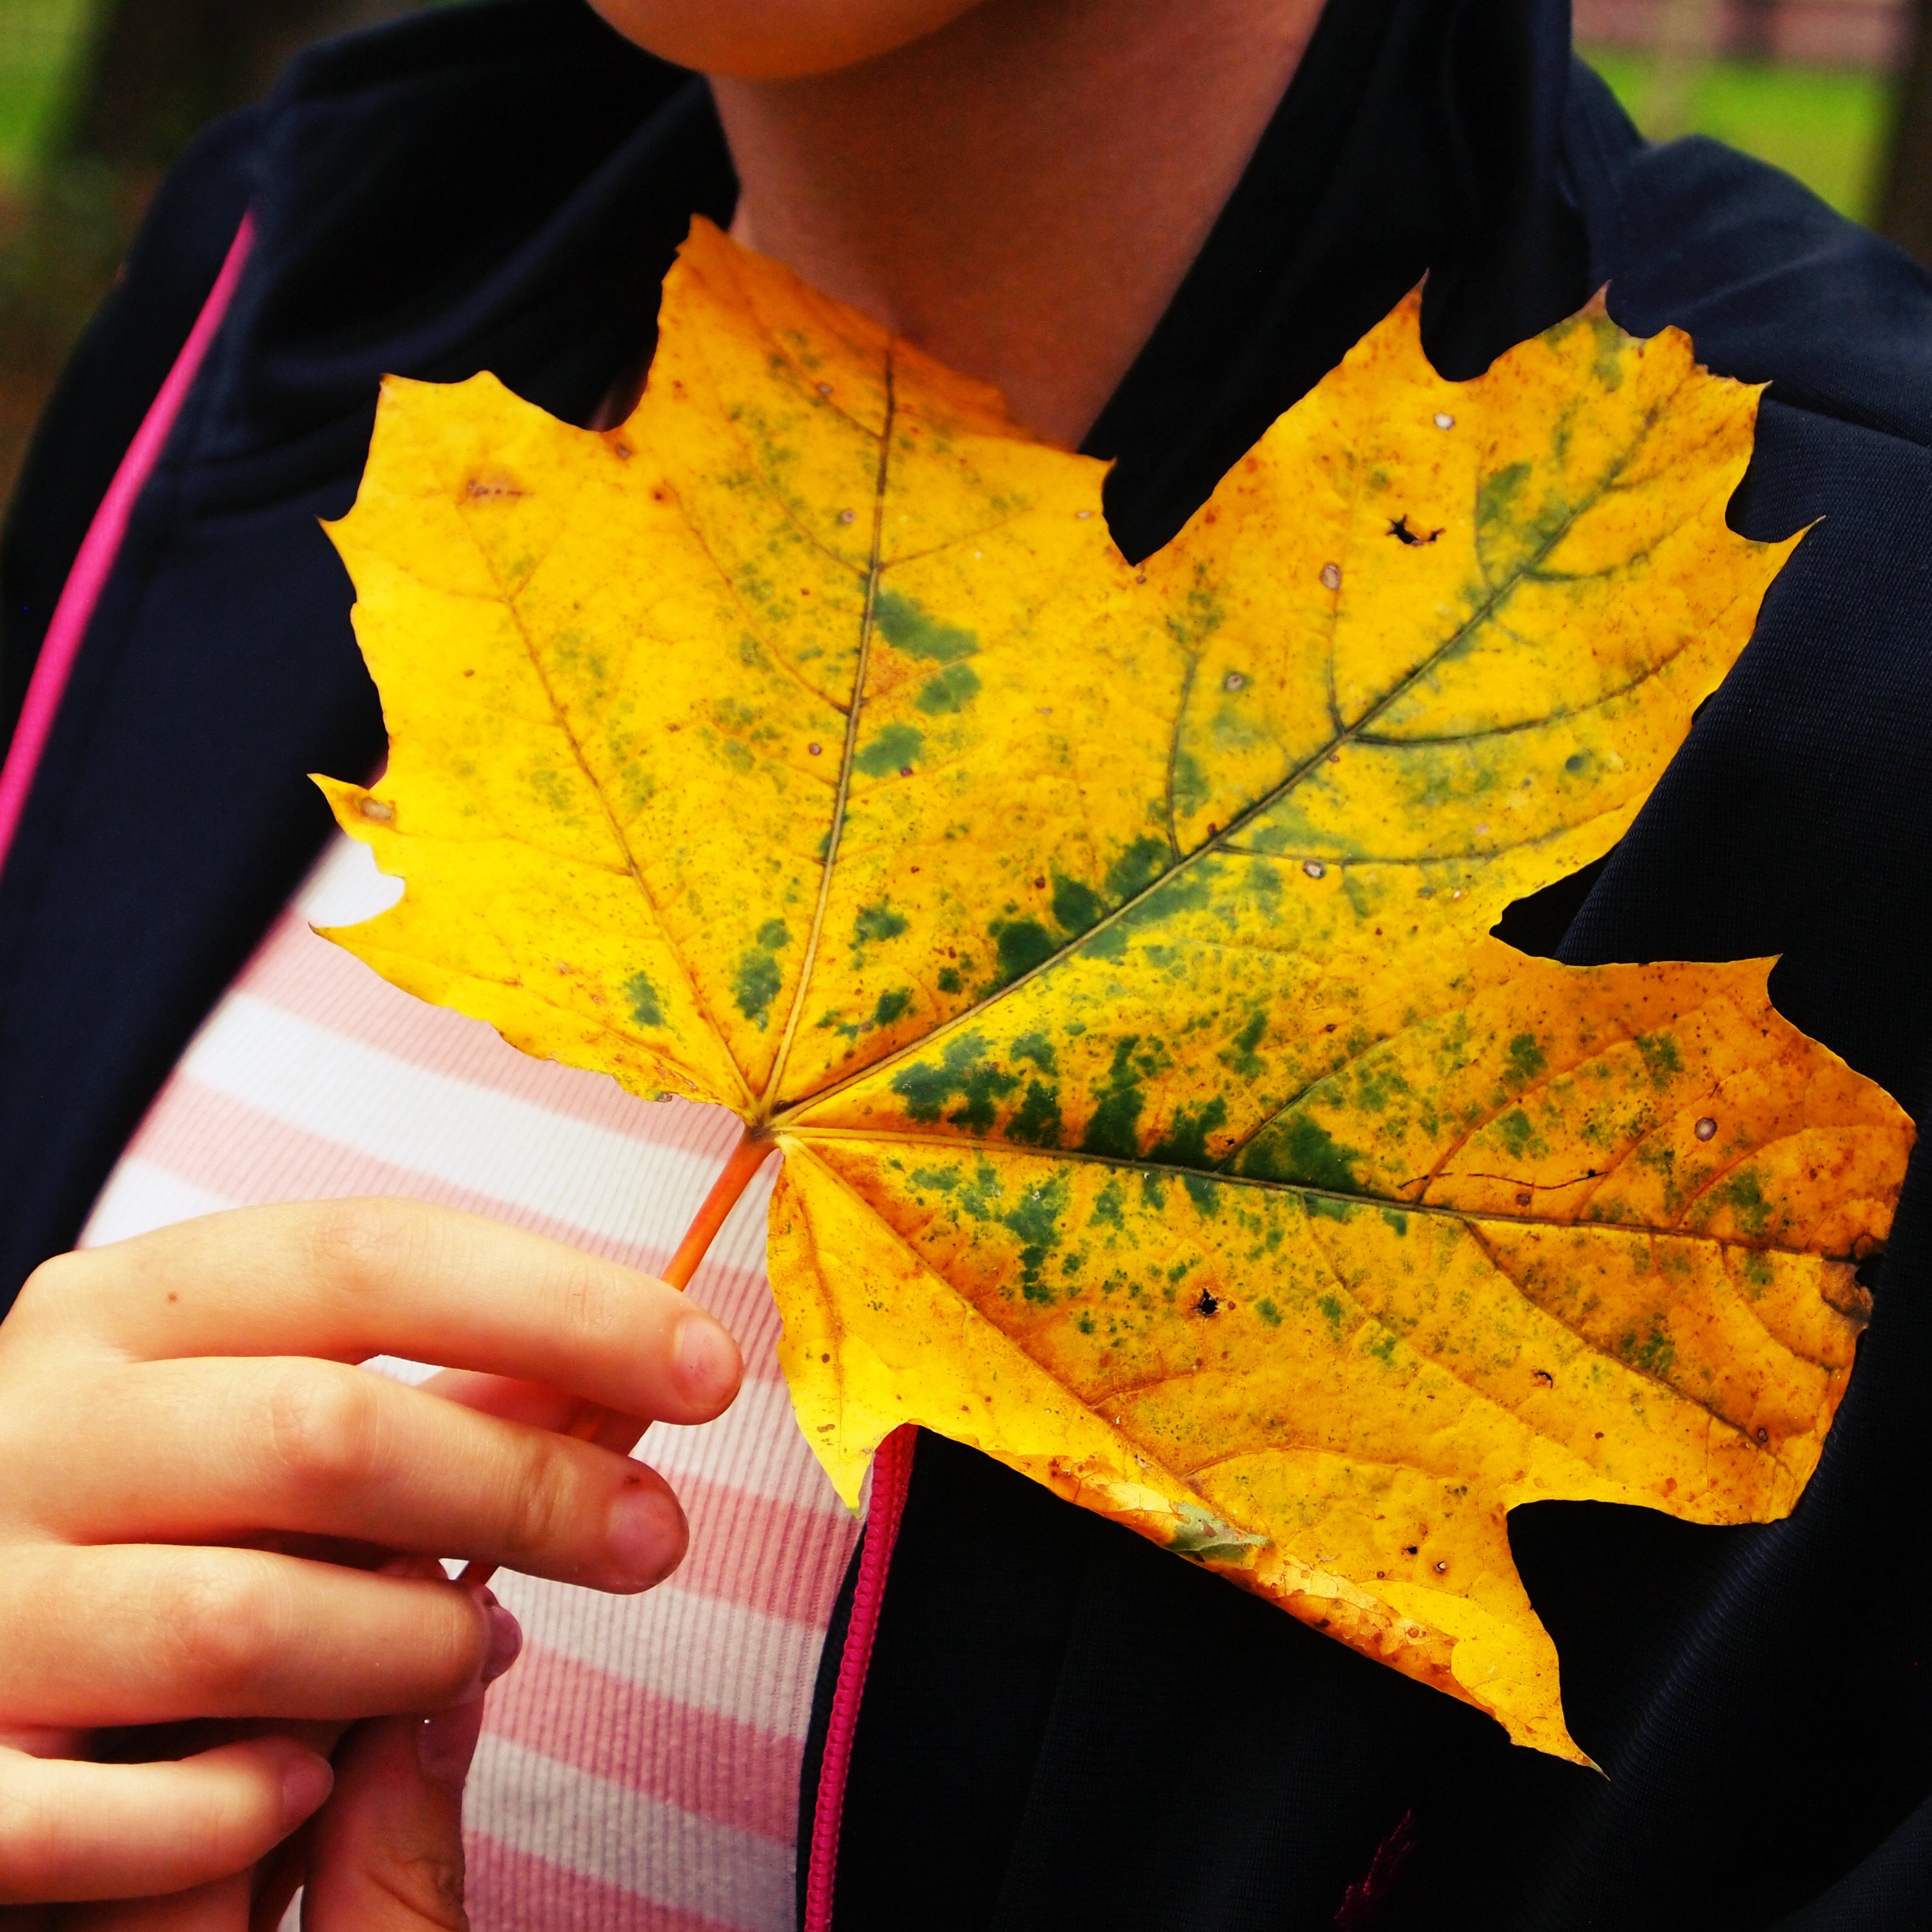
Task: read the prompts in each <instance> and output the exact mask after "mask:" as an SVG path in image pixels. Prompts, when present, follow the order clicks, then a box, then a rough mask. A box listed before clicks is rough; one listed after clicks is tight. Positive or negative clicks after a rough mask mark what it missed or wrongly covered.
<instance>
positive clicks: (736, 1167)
mask: <svg viewBox="0 0 1932 1932" xmlns="http://www.w3.org/2000/svg"><path fill="white" fill-rule="evenodd" d="M771 1151H772V1139H771V1134H770V1131H769V1129H766V1128H763V1127H747V1128H746V1129H745V1131H744V1133H743V1134H742V1136H739V1142H738V1145H736V1147H735V1148H733V1149H732V1150H731V1158H730V1160H727V1162H726V1163H724V1168H723V1169H722V1170H721V1172H720V1173H719V1175H718V1178H717V1179H716V1180H715V1181H713V1182H712V1184H711V1191H710V1193H708V1194H707V1195H706V1196H705V1197H704V1199H703V1202H702V1204H701V1205H700V1207H699V1208H698V1210H697V1213H696V1214H694V1215H693V1216H692V1217H691V1226H689V1227H688V1228H687V1229H685V1231H684V1238H683V1239H682V1241H679V1243H678V1244H677V1252H676V1253H675V1254H673V1256H671V1258H670V1263H669V1265H667V1267H666V1268H665V1269H664V1274H663V1277H662V1279H663V1280H665V1281H667V1282H669V1283H670V1285H671V1286H672V1287H673V1288H675V1289H679V1290H680V1291H682V1290H683V1289H687V1288H688V1287H689V1286H691V1277H692V1276H693V1275H694V1274H696V1273H697V1268H698V1264H699V1263H700V1262H702V1261H703V1259H704V1257H705V1256H706V1254H708V1253H709V1252H710V1250H711V1244H712V1242H713V1241H715V1240H716V1239H717V1238H718V1229H721V1227H723V1226H724V1223H725V1220H726V1219H727V1217H728V1216H729V1215H730V1212H731V1210H732V1209H733V1208H735V1207H736V1206H737V1205H738V1200H739V1196H741V1195H742V1193H744V1191H745V1189H746V1188H748V1187H750V1186H751V1177H752V1176H753V1175H755V1174H756V1173H757V1171H758V1169H760V1168H761V1167H763V1166H764V1164H765V1157H766V1155H767V1154H769V1153H770V1152H771ZM564 1433H565V1435H566V1436H575V1437H576V1439H577V1440H578V1441H579V1442H601V1444H602V1445H604V1448H607V1449H615V1450H616V1451H618V1452H619V1454H624V1455H628V1454H629V1453H630V1452H631V1450H632V1449H634V1448H636V1447H637V1441H638V1439H639V1438H640V1436H642V1435H643V1433H644V1432H643V1428H641V1427H639V1426H638V1424H637V1421H636V1419H635V1418H634V1417H631V1416H622V1415H618V1414H617V1413H616V1411H615V1410H613V1409H603V1408H600V1407H599V1406H598V1405H597V1404H596V1403H586V1404H585V1405H584V1406H583V1409H580V1411H579V1412H577V1417H576V1419H575V1420H574V1421H572V1422H571V1424H570V1426H569V1427H568V1429H566V1430H565V1431H564ZM495 1574H496V1565H495V1564H493V1563H487V1564H486V1563H482V1562H470V1563H466V1564H465V1565H463V1571H462V1574H460V1576H459V1577H458V1578H457V1581H458V1583H466V1584H473V1585H475V1586H477V1587H478V1588H479V1589H480V1588H481V1586H483V1585H484V1584H485V1583H488V1582H489V1580H490V1578H491V1577H493V1576H494V1575H495Z"/></svg>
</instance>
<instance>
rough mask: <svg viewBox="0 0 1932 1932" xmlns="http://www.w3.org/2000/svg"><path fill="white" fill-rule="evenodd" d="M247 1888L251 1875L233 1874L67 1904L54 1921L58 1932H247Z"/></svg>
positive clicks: (244, 1873) (243, 1873) (248, 1890)
mask: <svg viewBox="0 0 1932 1932" xmlns="http://www.w3.org/2000/svg"><path fill="white" fill-rule="evenodd" d="M250 1890H251V1884H250V1878H249V1874H248V1873H247V1872H245V1871H243V1872H236V1873H234V1874H233V1875H232V1876H229V1877H227V1878H218V1879H214V1880H212V1881H211V1882H209V1883H208V1884H207V1885H193V1886H190V1888H188V1889H187V1891H171V1892H169V1893H168V1894H166V1897H160V1898H129V1899H118V1900H113V1901H111V1902H110V1903H105V1904H100V1905H71V1906H68V1907H67V1909H65V1911H64V1912H62V1915H61V1916H60V1918H59V1920H58V1925H59V1928H60V1932H248V1900H249V1894H250ZM271 1932H272V1928H271Z"/></svg>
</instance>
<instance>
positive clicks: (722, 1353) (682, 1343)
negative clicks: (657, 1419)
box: [671, 1312, 738, 1409]
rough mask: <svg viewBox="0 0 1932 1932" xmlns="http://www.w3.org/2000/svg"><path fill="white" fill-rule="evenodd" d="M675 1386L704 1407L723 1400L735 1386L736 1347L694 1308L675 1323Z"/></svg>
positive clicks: (715, 1325) (673, 1351) (673, 1356)
mask: <svg viewBox="0 0 1932 1932" xmlns="http://www.w3.org/2000/svg"><path fill="white" fill-rule="evenodd" d="M671 1359H672V1362H673V1367H674V1370H675V1373H676V1376H677V1382H678V1386H679V1388H682V1390H683V1391H684V1392H685V1394H686V1395H687V1396H688V1397H690V1399H691V1400H692V1401H693V1402H694V1403H698V1404H700V1406H703V1407H705V1408H707V1409H708V1408H712V1407H715V1406H716V1405H717V1404H718V1403H721V1402H724V1400H727V1398H728V1397H730V1394H732V1392H733V1391H734V1390H735V1389H736V1388H737V1386H738V1350H737V1347H736V1344H735V1343H733V1341H732V1340H731V1338H730V1336H728V1335H727V1334H725V1332H724V1330H723V1329H721V1328H719V1327H718V1325H717V1323H716V1322H714V1321H712V1319H711V1318H710V1317H709V1316H707V1315H700V1314H698V1313H695V1312H693V1313H691V1314H689V1315H687V1316H684V1317H683V1318H682V1319H681V1320H680V1321H679V1323H678V1325H677V1340H676V1344H675V1346H673V1349H672V1352H671Z"/></svg>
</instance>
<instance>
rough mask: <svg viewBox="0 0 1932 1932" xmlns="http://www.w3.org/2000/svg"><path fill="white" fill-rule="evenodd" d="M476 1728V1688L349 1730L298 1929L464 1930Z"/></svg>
mask: <svg viewBox="0 0 1932 1932" xmlns="http://www.w3.org/2000/svg"><path fill="white" fill-rule="evenodd" d="M482 1726H483V1693H482V1692H481V1690H480V1689H479V1690H478V1691H476V1692H475V1694H474V1695H473V1696H472V1697H469V1699H467V1700H466V1701H465V1702H463V1703H460V1704H458V1705H456V1706H454V1707H453V1708H452V1709H449V1710H447V1711H440V1712H437V1714H436V1715H434V1717H431V1718H371V1719H370V1720H368V1721H367V1722H366V1723H364V1724H359V1725H358V1726H357V1727H356V1729H355V1730H353V1732H351V1733H350V1736H349V1739H348V1740H347V1743H346V1744H345V1745H344V1747H343V1748H341V1750H339V1751H338V1752H337V1754H336V1758H335V1766H336V1772H335V1793H334V1795H333V1796H332V1798H331V1799H330V1801H329V1804H328V1805H327V1806H326V1808H324V1810H323V1813H322V1815H321V1816H320V1817H319V1818H318V1819H317V1820H316V1823H315V1826H314V1838H312V1839H311V1842H310V1844H309V1848H308V1874H307V1879H306V1885H305V1891H304V1893H303V1898H302V1927H303V1932H467V1927H468V1926H469V1918H468V1917H467V1916H466V1914H465V1912H464V1911H463V1779H464V1778H465V1777H466V1775H468V1772H469V1760H470V1758H471V1757H472V1755H473V1754H474V1753H475V1749H476V1739H477V1736H478V1733H479V1732H480V1731H481V1729H482Z"/></svg>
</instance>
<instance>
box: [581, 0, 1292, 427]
mask: <svg viewBox="0 0 1932 1932" xmlns="http://www.w3.org/2000/svg"><path fill="white" fill-rule="evenodd" d="M597 4H598V7H599V10H600V11H601V12H602V13H604V16H605V17H606V18H607V19H608V20H610V21H611V22H612V23H613V25H614V26H616V27H618V28H619V29H620V30H621V31H624V32H626V33H628V34H631V37H633V38H634V39H637V40H640V41H641V42H642V43H643V44H644V45H646V46H650V47H652V48H653V49H654V50H655V51H658V52H664V53H667V54H669V55H671V56H672V57H673V58H681V57H688V55H689V54H690V53H691V52H694V51H700V50H705V49H708V50H709V52H711V54H712V83H711V85H712V93H713V94H714V95H715V97H716V98H717V102H718V112H719V113H720V115H721V117H722V118H723V121H724V131H725V134H726V136H727V139H728V140H729V142H730V147H731V155H732V159H733V161H734V162H735V163H736V166H737V169H738V175H739V182H740V184H741V191H740V196H739V204H738V214H737V218H736V222H735V223H734V224H733V229H732V232H733V234H734V235H735V236H736V237H737V239H739V241H741V242H744V243H745V244H746V245H748V247H751V248H757V249H758V250H760V251H761V252H762V253H763V254H768V255H772V256H775V257H777V259H778V260H780V261H781V262H783V263H785V264H786V265H787V266H788V267H790V268H792V269H796V271H797V272H799V274H800V275H802V276H803V277H804V278H805V280H806V281H808V282H810V283H811V284H812V285H813V287H815V288H818V289H821V290H823V291H824V292H825V293H826V294H828V295H832V296H837V297H838V299H840V300H841V301H842V302H850V304H851V305H853V307H854V308H859V309H862V310H863V311H865V313H866V314H868V315H871V316H872V317H874V318H875V319H876V320H878V321H880V322H881V323H884V324H885V325H886V327H888V328H889V329H892V330H893V331H895V332H896V333H898V334H899V335H903V336H904V337H905V338H907V341H911V342H913V343H916V344H918V346H919V347H920V348H922V349H923V350H926V351H928V352H929V353H930V354H932V355H933V356H937V357H938V359H940V360H941V362H944V363H946V364H947V365H948V366H949V367H950V368H955V369H958V370H960V371H963V372H964V373H965V374H968V375H969V376H977V377H980V379H981V380H983V381H986V382H989V383H993V384H994V385H995V386H997V387H998V389H1001V391H1002V392H1004V394H1005V395H1006V398H1007V401H1008V402H1009V404H1011V406H1012V407H1013V410H1014V411H1015V413H1016V414H1017V415H1018V416H1019V417H1020V418H1021V419H1022V421H1023V422H1027V423H1028V424H1030V425H1032V427H1033V428H1035V429H1037V430H1039V431H1042V432H1043V434H1046V435H1048V436H1049V437H1053V438H1054V439H1055V440H1056V441H1058V442H1060V443H1065V444H1067V445H1069V446H1072V445H1073V444H1076V443H1079V441H1080V440H1081V438H1082V437H1084V436H1085V434H1086V433H1087V431H1088V428H1091V425H1092V424H1093V422H1094V418H1095V417H1096V416H1098V415H1099V414H1100V410H1101V407H1102V406H1103V404H1105V403H1106V400H1107V398H1108V397H1109V395H1112V393H1113V392H1114V389H1115V387H1116V386H1118V383H1119V382H1120V380H1121V377H1122V376H1124V374H1126V373H1127V368H1128V365H1130V363H1131V362H1133V359H1134V357H1135V356H1136V354H1137V353H1139V350H1140V347H1141V345H1142V344H1143V343H1144V342H1145V341H1146V340H1147V338H1148V336H1149V335H1150V334H1151V333H1152V332H1153V329H1154V324H1155V323H1157V321H1158V320H1160V316H1161V313H1162V311H1163V310H1164V309H1165V308H1166V307H1167V305H1168V303H1169V302H1170V301H1171V300H1172V298H1173V295H1174V293H1175V290H1176V289H1177V288H1178V287H1179V286H1180V284H1181V278H1182V277H1183V276H1184V275H1186V273H1187V269H1188V267H1189V265H1190V263H1192V262H1193V260H1194V258H1195V257H1196V255H1197V254H1199V252H1200V249H1201V245H1202V242H1204V241H1205V239H1207V235H1208V229H1209V228H1210V227H1211V226H1212V225H1213V223H1214V217H1215V216H1216V215H1217V214H1218V213H1219V212H1220V208H1221V206H1222V204H1223V202H1225V201H1226V199H1227V198H1228V196H1229V193H1230V192H1231V190H1232V189H1233V187H1234V185H1235V182H1236V181H1238V179H1239V178H1240V177H1241V170H1242V169H1243V168H1244V166H1246V165H1247V160H1248V157H1249V156H1250V154H1253V151H1254V147H1255V143H1256V141H1258V140H1259V139H1260V137H1261V134H1262V130H1263V129H1264V128H1265V127H1266V126H1267V124H1268V118H1269V116H1270V115H1271V114H1272V113H1274V109H1275V107H1276V105H1277V103H1278V102H1279V101H1280V99H1281V97H1282V95H1283V92H1284V91H1285V90H1286V87H1287V86H1288V83H1289V80H1290V79H1291V78H1292V76H1293V74H1294V72H1295V66H1296V65H1297V63H1298V62H1299V61H1300V59H1301V53H1302V49H1304V46H1306V45H1307V40H1308V36H1309V34H1310V33H1311V32H1312V31H1313V29H1314V26H1315V23H1316V19H1317V17H1319V14H1320V12H1321V5H1320V0H1131V4H1130V5H1122V4H1121V0H984V4H983V5H979V6H977V7H967V8H963V9H962V8H961V7H959V6H958V5H952V6H950V7H948V6H944V5H941V4H940V0H929V4H926V5H919V4H916V0H849V4H847V5H844V6H842V7H835V5H834V4H833V0H813V4H811V5H808V6H807V7H802V8H799V9H796V11H798V12H803V13H810V14H811V16H812V17H814V19H815V18H817V17H818V16H820V15H825V16H827V17H829V15H830V14H832V13H833V12H835V11H837V12H839V13H842V14H844V16H846V17H847V23H848V26H849V27H850V30H851V31H850V35H849V36H848V37H850V38H852V39H855V40H856V39H859V38H863V39H864V40H865V42H866V43H867V44H868V45H869V46H871V47H872V48H873V49H874V54H873V57H872V58H869V59H867V60H865V61H864V62H862V63H861V64H859V65H853V66H844V67H839V68H835V69H833V70H832V71H829V72H828V71H818V70H817V69H814V68H811V65H810V63H809V62H803V64H802V65H800V62H801V55H800V53H799V49H798V47H797V46H796V44H795V41H794V40H793V39H790V38H787V37H784V36H781V34H778V32H777V31H775V29H770V28H769V23H770V21H771V20H772V18H773V17H778V16H784V15H787V14H789V13H793V11H794V10H793V9H792V8H790V7H785V6H781V5H775V4H769V0H722V4H717V0H597ZM937 13H946V14H950V18H947V20H945V21H944V24H943V25H940V24H937V23H934V24H935V25H937V31H931V30H929V28H926V27H924V26H919V28H918V33H917V37H914V35H913V34H911V33H908V34H906V35H905V37H904V39H903V40H896V41H893V40H889V39H888V35H889V32H890V31H892V29H894V28H907V27H910V26H917V25H918V23H919V22H920V21H921V20H924V19H925V17H928V16H930V15H933V14H937ZM696 23H703V29H704V31H703V34H702V36H700V35H699V34H698V33H697V25H696ZM734 23H735V25H736V28H737V32H736V38H735V39H733V37H732V36H731V34H730V32H729V31H727V29H729V28H731V27H732V26H733V24H734ZM687 27H688V28H689V29H690V31H688V32H685V33H681V32H680V31H678V30H679V29H680V28H687ZM861 28H862V29H864V30H865V32H864V34H860V33H859V29H861ZM700 39H701V40H702V48H700V47H699V46H694V44H693V43H694V42H696V41H698V40H700ZM787 62H789V63H790V65H787ZM774 74H775V76H776V77H773V76H774Z"/></svg>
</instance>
